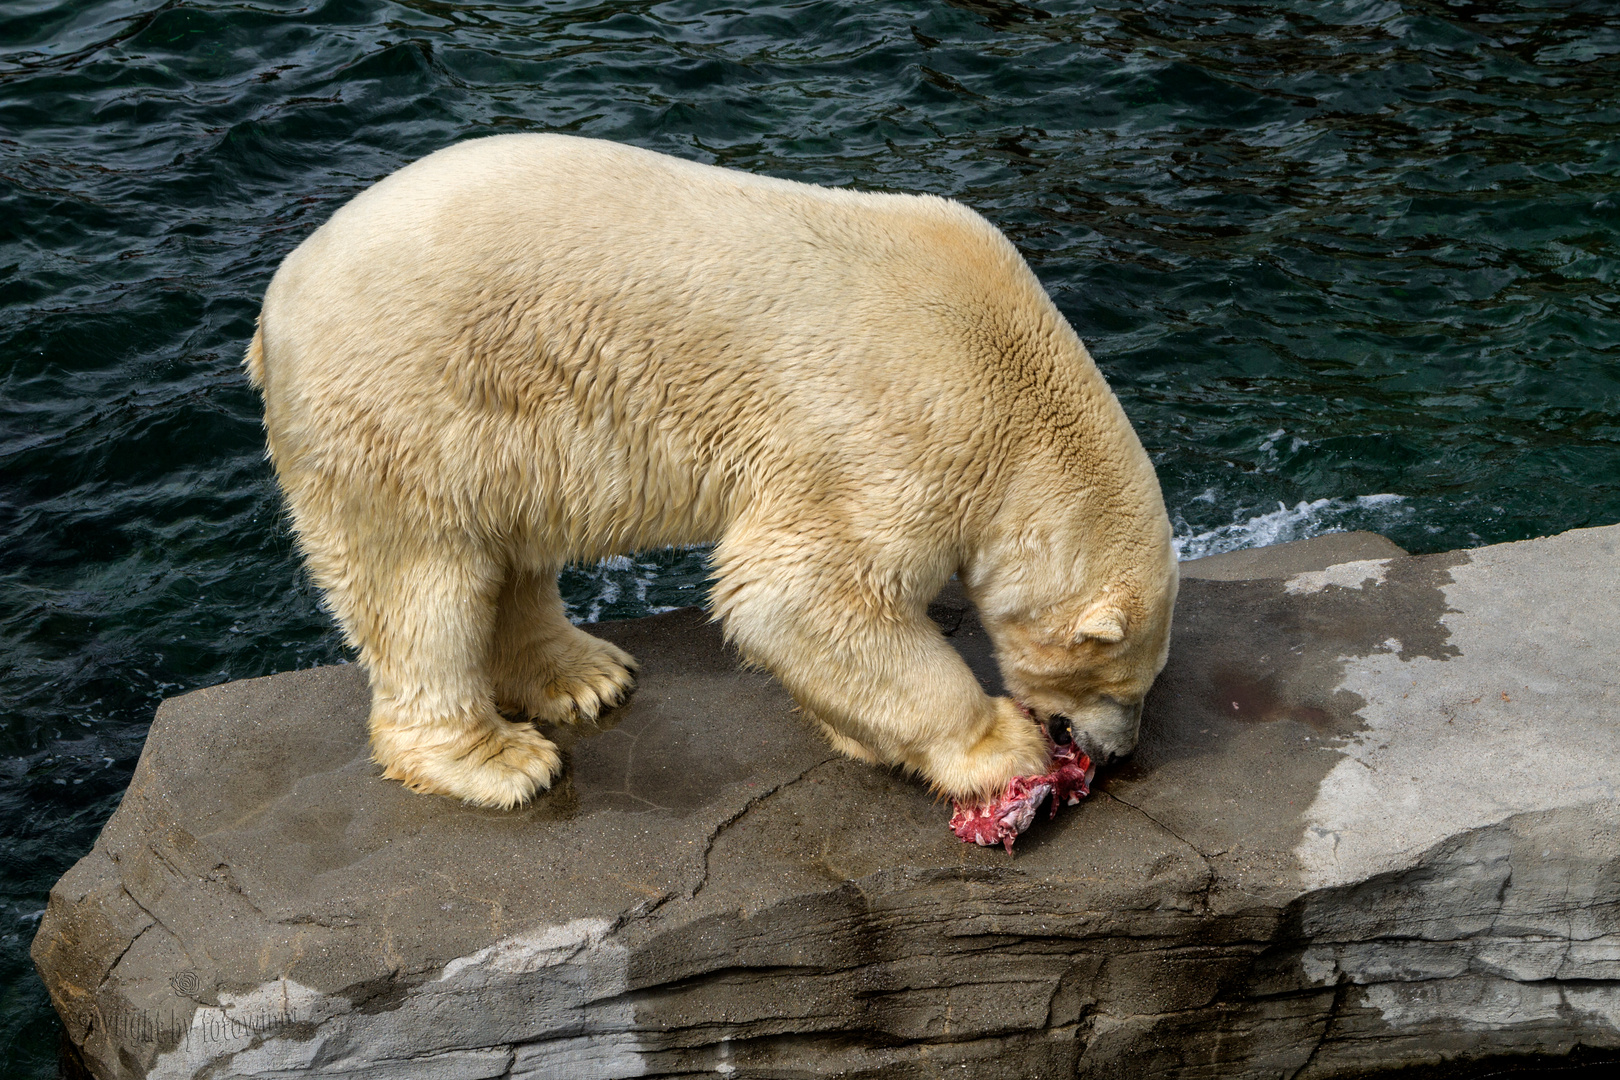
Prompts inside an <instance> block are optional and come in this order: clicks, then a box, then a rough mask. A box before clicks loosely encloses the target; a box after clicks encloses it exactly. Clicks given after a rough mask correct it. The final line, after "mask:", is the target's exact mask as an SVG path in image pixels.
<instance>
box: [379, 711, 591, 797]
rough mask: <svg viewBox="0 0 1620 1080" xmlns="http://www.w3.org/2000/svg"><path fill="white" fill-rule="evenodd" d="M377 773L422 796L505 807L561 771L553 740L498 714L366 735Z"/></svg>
mask: <svg viewBox="0 0 1620 1080" xmlns="http://www.w3.org/2000/svg"><path fill="white" fill-rule="evenodd" d="M372 756H373V757H374V758H375V760H376V761H377V763H378V764H379V765H381V766H382V767H383V776H385V777H387V778H388V779H390V780H398V781H400V782H401V783H402V784H404V785H405V786H406V787H408V788H410V789H411V790H412V791H416V792H420V793H422V794H425V795H448V796H450V797H452V798H456V799H460V800H462V801H463V802H466V803H471V804H472V805H474V806H484V807H489V808H490V809H494V810H510V809H511V808H512V807H514V806H519V805H521V804H523V803H526V802H528V801H529V800H530V799H531V798H533V797H534V794H535V792H537V791H542V790H544V789H546V788H549V787H550V786H551V781H552V779H553V778H554V777H555V776H556V775H557V774H558V773H559V772H561V771H562V757H561V756H560V755H559V754H558V753H557V744H556V743H554V742H552V741H551V740H550V739H548V738H546V737H545V736H544V735H541V734H540V733H539V732H538V731H536V730H535V729H534V728H533V727H531V726H529V725H528V724H513V723H509V722H507V721H505V720H502V719H500V718H499V717H496V718H493V719H491V720H488V721H486V722H483V723H479V724H475V725H470V726H468V727H466V728H464V729H462V730H459V731H456V732H443V731H440V730H435V729H432V728H429V729H426V730H421V729H411V728H394V729H391V730H378V731H375V732H374V733H373V735H372Z"/></svg>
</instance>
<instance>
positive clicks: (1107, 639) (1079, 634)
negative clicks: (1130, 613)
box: [1074, 600, 1125, 645]
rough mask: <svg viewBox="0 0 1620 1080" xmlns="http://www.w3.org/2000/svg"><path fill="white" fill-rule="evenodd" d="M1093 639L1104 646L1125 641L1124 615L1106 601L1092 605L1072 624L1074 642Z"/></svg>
mask: <svg viewBox="0 0 1620 1080" xmlns="http://www.w3.org/2000/svg"><path fill="white" fill-rule="evenodd" d="M1086 638H1094V639H1096V640H1097V641H1101V642H1103V643H1104V644H1106V645H1117V644H1118V643H1119V642H1121V641H1124V640H1125V613H1124V612H1123V611H1121V610H1119V608H1117V607H1115V606H1114V605H1113V604H1112V603H1110V602H1108V601H1106V600H1105V601H1103V602H1101V603H1098V604H1093V605H1092V606H1091V607H1089V608H1087V609H1086V613H1085V614H1084V615H1082V616H1080V619H1079V621H1078V622H1076V623H1075V624H1074V640H1075V641H1076V642H1080V641H1084V640H1085V639H1086Z"/></svg>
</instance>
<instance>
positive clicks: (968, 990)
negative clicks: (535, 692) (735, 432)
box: [34, 527, 1620, 1080]
mask: <svg viewBox="0 0 1620 1080" xmlns="http://www.w3.org/2000/svg"><path fill="white" fill-rule="evenodd" d="M1363 550H1365V549H1363ZM1357 553H1360V552H1357ZM1261 554H1263V553H1257V555H1256V560H1255V566H1254V567H1253V569H1254V573H1253V576H1252V577H1251V578H1250V579H1248V580H1208V579H1203V578H1200V577H1198V576H1197V575H1196V574H1195V573H1189V574H1188V575H1187V578H1188V580H1186V581H1185V582H1184V584H1183V591H1182V595H1181V600H1180V603H1179V605H1178V609H1177V616H1176V629H1175V635H1176V636H1175V641H1174V645H1173V648H1172V654H1171V659H1170V663H1169V666H1168V667H1167V668H1166V670H1165V673H1164V675H1163V676H1162V677H1161V679H1160V681H1159V683H1158V684H1157V686H1156V687H1155V689H1154V691H1153V694H1152V696H1151V697H1150V699H1149V703H1148V707H1147V710H1146V715H1145V718H1144V723H1143V728H1144V738H1143V743H1142V746H1141V747H1140V749H1139V750H1138V752H1137V754H1136V755H1135V756H1134V757H1133V758H1131V759H1130V760H1129V761H1128V762H1126V763H1125V764H1124V765H1123V766H1122V767H1120V768H1118V769H1116V770H1115V771H1114V772H1113V773H1112V774H1111V775H1107V776H1105V777H1103V778H1101V781H1100V783H1099V784H1098V786H1097V790H1096V791H1095V792H1094V793H1093V795H1092V796H1091V798H1089V799H1088V800H1086V801H1085V802H1084V803H1082V804H1081V805H1080V806H1079V807H1076V808H1071V809H1067V810H1065V811H1064V812H1062V813H1060V814H1059V815H1058V817H1057V818H1056V819H1055V820H1052V821H1045V820H1041V821H1038V822H1037V824H1036V825H1035V826H1034V828H1032V830H1031V831H1030V833H1028V834H1026V835H1025V836H1024V837H1023V838H1022V839H1021V840H1020V842H1019V845H1018V851H1017V854H1016V855H1015V856H1013V857H1011V858H1009V857H1008V856H1007V855H1006V854H1004V853H1003V852H1001V851H1000V849H993V850H992V849H980V848H974V847H970V846H966V845H963V844H961V843H959V842H958V841H957V840H956V839H955V838H954V837H952V836H951V834H950V833H949V832H948V830H947V828H946V819H947V817H948V815H949V809H948V807H946V806H943V805H940V804H938V803H936V802H935V801H934V800H933V799H932V798H931V797H930V796H929V795H928V794H927V793H926V792H925V791H924V790H922V789H921V788H920V787H919V786H917V785H916V784H914V783H911V782H909V781H907V780H905V779H903V778H900V777H897V776H895V775H891V774H889V773H885V772H882V771H879V770H876V769H872V768H870V767H868V766H864V765H860V764H857V763H854V762H851V761H847V760H844V759H841V758H838V757H836V756H835V755H834V754H832V753H831V752H830V751H829V750H828V749H827V748H826V747H825V746H824V745H823V744H822V743H821V742H820V741H819V740H818V739H817V738H816V737H815V736H813V735H812V734H810V733H809V732H808V731H807V730H806V729H805V728H804V726H803V725H802V724H801V722H800V721H799V720H798V718H796V717H795V716H794V715H793V705H792V702H791V701H790V700H789V699H788V698H787V697H786V695H785V694H784V693H783V692H782V691H781V689H780V688H779V687H777V685H776V684H775V683H774V682H773V681H772V680H770V679H769V678H768V677H766V676H764V675H761V674H759V673H757V672H748V671H744V670H742V669H740V668H739V667H738V666H737V664H736V663H735V659H734V657H733V656H731V655H730V654H729V653H728V652H727V650H726V649H725V648H724V646H723V645H722V642H721V640H720V636H719V634H718V631H717V629H716V628H715V627H714V626H712V625H710V624H708V623H707V622H706V621H705V619H704V617H703V616H702V615H701V614H700V613H698V612H695V611H680V612H674V613H670V614H667V615H661V616H656V617H654V618H650V619H642V620H636V621H633V622H626V623H617V624H604V625H602V626H600V627H598V628H596V629H597V631H598V632H600V633H601V634H603V636H606V637H610V638H612V639H613V640H615V641H617V642H619V643H620V644H621V645H623V646H625V647H626V648H628V649H629V650H630V651H631V652H633V653H635V654H636V655H637V656H638V657H639V659H640V660H641V662H642V681H641V686H640V688H639V689H638V691H637V692H636V695H635V697H634V698H633V699H632V701H631V702H630V704H629V705H627V706H626V707H624V708H622V709H620V710H618V711H617V712H616V713H614V714H612V715H611V716H608V717H606V718H604V720H603V722H602V723H601V724H598V725H591V726H589V727H587V728H584V729H581V730H564V731H561V732H557V733H556V735H557V737H558V738H559V739H560V740H562V741H563V742H564V743H565V745H566V747H567V749H568V754H569V759H570V768H569V771H568V773H567V777H566V779H565V780H564V781H563V782H562V783H561V784H560V785H559V786H558V787H557V788H556V789H554V790H553V791H552V792H551V793H549V794H548V795H547V796H545V797H544V798H542V799H540V800H539V801H537V802H536V803H535V804H533V805H532V806H530V807H528V808H526V809H524V810H522V811H518V812H514V813H497V812H491V811H482V810H475V809H469V808H467V807H464V806H460V805H458V804H455V803H452V802H450V801H448V800H444V799H436V798H427V797H422V796H416V795H411V794H409V793H408V792H406V791H405V790H403V789H402V788H400V787H399V786H398V785H396V784H392V783H388V782H385V781H383V780H381V779H379V778H378V777H377V775H376V769H375V768H374V767H373V766H372V765H371V764H370V763H369V762H368V760H367V754H366V749H365V738H364V715H365V709H366V700H367V697H366V694H367V692H366V688H365V684H364V681H363V680H362V679H361V677H360V675H359V673H358V672H357V671H356V670H354V669H353V668H350V667H335V668H325V669H319V670H312V671H300V672H290V673H286V674H282V675H276V676H273V677H271V678H266V679H255V680H249V681H245V682H239V683H232V684H227V685H223V686H217V687H213V688H211V689H208V690H202V691H198V692H196V693H192V694H188V695H185V696H184V697H180V698H176V699H174V700H171V701H169V702H166V703H165V704H164V705H163V707H162V708H161V709H160V710H159V713H158V716H157V719H156V721H155V722H154V724H153V727H152V732H151V736H150V737H149V739H148V742H147V745H146V749H145V752H144V753H143V755H142V758H141V762H140V765H139V767H138V768H137V770H136V774H135V777H134V780H133V782H132V783H131V786H130V789H129V791H128V793H127V794H126V796H125V798H124V801H123V804H122V806H121V807H120V808H119V810H118V812H117V813H116V814H115V815H114V816H113V818H112V819H111V821H109V823H108V824H107V827H106V829H105V830H104V832H103V833H102V835H101V837H100V839H99V840H98V841H97V843H96V846H95V848H94V849H93V850H92V851H91V852H90V854H88V855H87V856H86V857H85V858H84V859H83V860H82V861H81V862H80V863H79V864H78V865H77V866H75V867H74V868H73V869H72V870H71V871H70V872H69V873H68V874H67V875H65V876H64V877H63V878H62V880H61V881H60V882H59V883H58V884H57V886H56V887H55V889H54V890H53V891H52V894H51V901H50V906H49V909H48V910H47V912H46V914H45V916H44V918H43V920H42V922H41V926H40V930H39V934H38V937H37V939H36V941H35V944H34V956H35V960H36V963H37V964H38V966H39V969H40V971H41V974H42V975H43V977H44V979H45V982H46V985H47V986H48V988H49V989H50V992H51V994H52V997H53V1000H54V1001H55V1003H56V1006H57V1008H58V1010H59V1011H60V1012H61V1014H62V1017H63V1019H64V1021H65V1022H66V1023H67V1025H68V1029H69V1033H70V1035H71V1037H72V1038H73V1040H74V1041H75V1042H76V1043H77V1044H78V1045H79V1046H80V1047H81V1050H82V1053H83V1055H84V1058H85V1061H86V1063H87V1064H88V1065H89V1067H90V1068H91V1069H92V1071H93V1072H94V1073H95V1074H96V1075H97V1076H99V1077H103V1078H112V1077H144V1076H150V1077H264V1078H292V1077H310V1076H330V1077H354V1078H360V1077H364V1078H373V1077H374V1078H378V1080H382V1078H389V1080H395V1078H404V1080H411V1078H424V1080H425V1078H464V1080H480V1078H496V1077H503V1078H504V1077H514V1078H515V1077H524V1078H530V1077H533V1078H538V1077H560V1078H568V1080H585V1078H592V1077H629V1076H666V1075H716V1076H750V1077H753V1076H760V1077H812V1076H831V1075H844V1076H870V1077H923V1076H936V1075H943V1074H944V1073H946V1072H950V1073H951V1074H952V1075H965V1076H973V1077H987V1078H994V1077H1008V1078H1019V1080H1032V1078H1040V1077H1071V1076H1082V1077H1187V1078H1193V1077H1198V1078H1205V1077H1207V1078H1216V1077H1219V1078H1222V1080H1228V1078H1239V1077H1255V1078H1258V1077H1278V1076H1284V1077H1300V1078H1311V1077H1332V1076H1348V1075H1359V1074H1362V1073H1365V1072H1367V1071H1370V1070H1373V1069H1378V1068H1389V1067H1398V1066H1407V1065H1421V1064H1435V1063H1439V1062H1442V1061H1466V1060H1471V1059H1476V1058H1480V1057H1484V1056H1488V1055H1492V1054H1502V1053H1542V1054H1561V1053H1567V1052H1568V1051H1569V1050H1570V1049H1571V1048H1572V1047H1575V1046H1577V1045H1584V1046H1587V1047H1600V1048H1616V1047H1620V810H1617V809H1616V807H1615V800H1614V777H1615V776H1617V775H1620V726H1617V724H1616V721H1617V719H1620V707H1617V706H1620V674H1617V671H1620V614H1617V613H1620V574H1617V573H1616V567H1617V562H1620V527H1611V528H1605V529H1588V530H1581V531H1577V532H1572V533H1566V534H1564V535H1562V536H1558V537H1552V538H1548V539H1544V540H1536V541H1529V542H1525V543H1521V544H1509V545H1501V546H1498V547H1490V548H1482V549H1478V550H1474V551H1468V552H1456V553H1451V554H1446V555H1431V556H1415V557H1406V556H1398V555H1397V556H1394V557H1390V558H1383V557H1379V558H1376V559H1371V560H1362V561H1355V562H1350V563H1347V564H1346V563H1337V564H1334V565H1331V566H1329V565H1327V564H1326V563H1325V562H1324V561H1323V559H1322V558H1315V559H1306V558H1302V556H1301V555H1300V552H1299V551H1298V550H1290V549H1289V548H1288V547H1282V548H1278V549H1272V555H1271V557H1270V560H1268V559H1266V558H1261V557H1260V555H1261ZM1324 557H1325V555H1324ZM1276 565H1281V566H1284V567H1285V568H1286V574H1283V575H1279V574H1275V573H1273V570H1274V569H1275V566H1276ZM932 612H933V614H934V615H935V617H936V618H937V619H938V620H939V621H940V623H941V625H942V626H943V627H944V628H945V629H946V630H947V631H948V632H949V633H950V634H951V637H952V640H953V641H954V642H955V643H956V644H957V646H958V647H959V648H960V649H961V651H962V652H963V654H964V655H965V656H966V657H968V658H969V660H970V662H971V663H972V664H973V665H974V667H975V670H977V671H979V672H980V674H981V677H982V678H984V680H985V681H986V682H987V683H988V684H990V685H991V686H992V687H993V686H994V685H995V683H996V681H997V680H996V677H995V672H994V663H993V660H992V658H991V655H990V650H989V643H988V640H987V638H986V636H985V634H984V632H983V630H982V629H981V628H980V627H979V625H978V623H977V621H976V620H975V619H974V617H973V615H972V613H971V611H969V610H968V609H967V606H966V605H965V603H963V602H962V601H961V600H960V598H959V596H958V595H956V594H952V593H950V592H949V591H948V592H947V593H946V594H945V595H944V596H942V597H941V599H940V601H938V602H937V603H936V605H935V606H934V608H933V609H932Z"/></svg>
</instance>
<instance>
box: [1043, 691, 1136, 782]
mask: <svg viewBox="0 0 1620 1080" xmlns="http://www.w3.org/2000/svg"><path fill="white" fill-rule="evenodd" d="M1076 711H1077V712H1078V713H1079V715H1078V716H1069V715H1066V714H1061V713H1055V714H1053V716H1052V718H1051V720H1050V721H1049V722H1048V725H1047V726H1048V730H1049V731H1050V732H1051V734H1052V739H1053V741H1054V742H1056V743H1058V744H1060V745H1061V744H1063V743H1068V742H1072V743H1074V744H1075V745H1077V746H1078V747H1080V749H1081V750H1083V751H1085V754H1086V756H1087V757H1089V758H1090V759H1091V760H1092V763H1093V764H1096V765H1099V766H1100V765H1111V764H1113V763H1114V762H1116V761H1118V760H1119V759H1120V758H1122V757H1124V756H1125V755H1127V754H1129V753H1130V752H1131V751H1132V750H1135V749H1136V741H1137V738H1138V736H1139V734H1140V732H1141V729H1142V703H1141V702H1140V701H1138V702H1137V703H1136V704H1134V705H1127V704H1124V703H1122V702H1118V701H1114V700H1113V699H1111V698H1106V697H1105V698H1103V699H1102V700H1100V701H1099V702H1097V704H1096V705H1094V706H1091V707H1090V708H1087V709H1085V710H1076Z"/></svg>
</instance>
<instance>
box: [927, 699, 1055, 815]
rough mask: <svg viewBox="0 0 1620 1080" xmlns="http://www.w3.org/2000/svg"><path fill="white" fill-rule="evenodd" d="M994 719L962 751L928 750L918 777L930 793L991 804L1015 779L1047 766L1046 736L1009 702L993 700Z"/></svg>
mask: <svg viewBox="0 0 1620 1080" xmlns="http://www.w3.org/2000/svg"><path fill="white" fill-rule="evenodd" d="M992 704H993V705H994V707H995V712H994V716H993V719H992V720H991V722H990V723H989V724H988V725H985V726H982V727H981V728H980V729H979V730H978V732H977V733H976V735H975V736H974V737H973V738H972V739H971V741H970V742H969V743H968V745H966V746H961V745H957V746H955V747H952V746H950V745H948V744H947V745H943V746H940V747H937V748H932V749H931V752H930V753H929V754H928V757H927V760H926V761H925V762H924V764H923V765H922V767H921V768H920V770H919V771H920V772H922V774H923V775H924V776H925V777H926V778H927V780H928V781H929V783H930V784H932V785H933V787H934V790H936V791H938V792H939V793H940V794H942V795H947V796H949V797H951V798H953V799H960V800H962V801H964V802H981V801H985V800H988V799H994V798H997V797H999V796H1000V795H1001V793H1002V792H1003V791H1005V790H1006V787H1007V784H1008V782H1009V781H1011V780H1012V779H1013V778H1014V777H1018V776H1038V775H1040V774H1041V773H1044V772H1046V770H1047V769H1048V767H1049V766H1050V764H1051V752H1050V750H1049V749H1048V746H1047V738H1046V732H1045V731H1044V730H1043V729H1042V728H1041V727H1040V725H1038V724H1035V723H1033V722H1032V721H1031V720H1030V718H1029V715H1028V714H1027V713H1025V712H1024V710H1023V709H1021V708H1020V707H1019V706H1018V703H1017V702H1015V701H1013V700H1012V699H1011V698H995V699H993V702H992Z"/></svg>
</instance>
